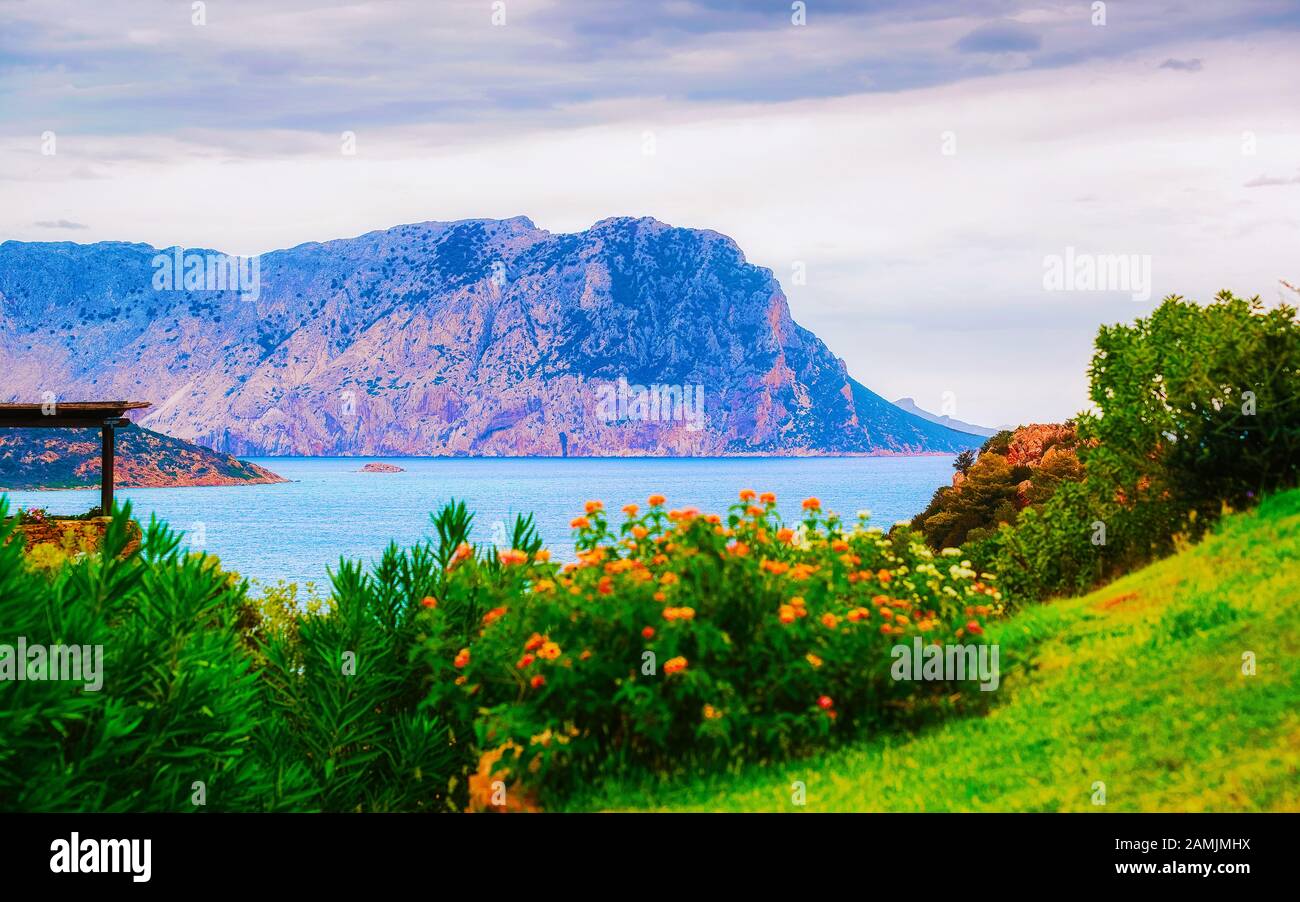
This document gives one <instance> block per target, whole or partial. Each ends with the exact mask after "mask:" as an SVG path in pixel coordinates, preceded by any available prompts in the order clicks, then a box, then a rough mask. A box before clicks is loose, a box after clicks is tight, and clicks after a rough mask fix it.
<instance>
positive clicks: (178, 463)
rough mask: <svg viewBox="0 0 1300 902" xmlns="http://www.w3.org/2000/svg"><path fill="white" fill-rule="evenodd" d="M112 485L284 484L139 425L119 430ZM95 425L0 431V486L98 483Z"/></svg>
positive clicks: (223, 456) (245, 465) (250, 466)
mask: <svg viewBox="0 0 1300 902" xmlns="http://www.w3.org/2000/svg"><path fill="white" fill-rule="evenodd" d="M115 450H116V454H115V458H114V464H113V476H114V483H115V484H116V485H117V486H119V487H122V488H134V487H146V486H197V485H246V484H254V483H273V482H287V480H286V479H284V478H282V477H280V476H277V475H276V474H275V473H272V472H271V471H270V470H267V469H265V468H263V467H259V466H257V464H252V463H248V462H247V461H242V460H236V459H235V458H233V457H231V456H230V455H228V454H218V453H217V452H215V451H213V450H212V449H210V448H204V447H202V446H200V445H195V444H192V443H190V442H187V441H184V440H182V439H178V438H172V437H171V436H169V435H162V434H161V433H157V432H151V431H149V430H148V429H141V428H140V427H138V426H128V427H124V428H122V429H119V430H118V431H117V444H116V448H115ZM99 454H100V435H99V430H98V429H0V490H5V491H21V490H24V489H66V488H83V487H90V486H97V485H99V474H100V461H99Z"/></svg>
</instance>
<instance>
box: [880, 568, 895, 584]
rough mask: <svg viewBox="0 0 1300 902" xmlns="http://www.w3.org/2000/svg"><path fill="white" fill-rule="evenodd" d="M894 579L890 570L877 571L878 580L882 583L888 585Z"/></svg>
mask: <svg viewBox="0 0 1300 902" xmlns="http://www.w3.org/2000/svg"><path fill="white" fill-rule="evenodd" d="M893 578H894V574H892V573H890V572H889V571H888V570H878V571H876V579H878V580H880V581H881V582H882V583H887V582H889V581H890V580H891V579H893Z"/></svg>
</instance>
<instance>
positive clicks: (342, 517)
mask: <svg viewBox="0 0 1300 902" xmlns="http://www.w3.org/2000/svg"><path fill="white" fill-rule="evenodd" d="M252 460H253V461H254V462H255V463H258V464H261V465H262V466H264V467H266V468H267V469H269V470H271V471H273V472H275V473H278V474H280V475H281V476H283V477H285V478H286V479H290V480H293V481H292V482H289V483H284V484H280V485H245V486H229V487H205V488H171V489H119V490H118V498H119V500H121V499H129V500H130V501H131V503H132V505H133V507H134V514H135V516H136V517H137V518H139V519H141V520H142V521H144V522H147V521H148V519H149V517H150V515H155V516H157V517H159V518H160V519H162V520H165V521H166V522H167V523H169V524H171V526H172V527H173V528H175V529H177V530H179V531H182V532H184V533H186V534H187V537H188V538H189V539H191V540H193V544H194V546H195V547H196V548H199V547H201V549H202V550H204V551H206V552H209V553H211V554H215V555H217V556H218V557H219V558H221V561H222V565H223V566H224V567H225V568H226V569H228V570H234V571H236V572H238V573H240V574H242V575H243V576H246V577H250V578H254V579H258V580H261V581H264V582H273V581H275V580H279V579H284V580H289V581H294V582H299V583H305V582H309V581H314V582H316V583H317V584H318V585H319V586H322V587H325V586H328V582H329V579H328V575H327V571H328V570H329V569H330V568H334V567H337V564H338V561H339V558H340V557H345V558H350V559H360V560H363V561H372V560H374V559H376V558H377V557H378V555H379V554H380V553H382V551H383V549H384V547H385V546H386V545H387V544H388V543H389V542H390V541H395V542H397V543H398V544H400V545H408V544H411V543H414V542H418V541H420V540H421V539H424V538H428V537H431V536H432V534H433V529H432V526H431V524H430V521H429V514H430V512H431V511H434V510H436V509H437V508H439V507H440V506H442V505H443V504H444V503H446V502H447V501H448V500H450V499H452V498H455V499H458V500H464V501H465V502H466V503H467V504H468V506H469V508H470V510H471V511H473V512H474V513H475V519H474V532H475V539H476V540H477V541H482V542H491V541H492V540H493V539H494V536H495V537H496V538H501V537H502V536H504V535H506V534H508V533H507V532H506V530H508V528H509V526H508V524H511V523H513V521H514V517H515V515H516V514H519V513H532V514H535V515H536V520H537V524H538V526H539V528H540V530H541V534H542V538H543V540H544V541H545V542H546V543H547V545H548V547H551V548H552V549H553V550H554V553H555V554H556V556H557V558H558V559H571V558H572V547H573V546H572V545H571V544H570V541H571V536H572V531H571V530H570V528H569V521H570V520H572V519H573V518H574V517H575V516H577V515H578V514H580V513H582V505H583V502H584V501H586V500H587V499H589V498H598V499H600V500H602V501H604V502H605V506H606V507H607V508H608V509H610V510H611V511H613V512H614V513H613V516H614V518H615V522H618V520H620V519H621V518H622V514H621V513H619V512H618V509H619V508H620V507H622V506H623V505H624V504H627V503H629V502H631V503H636V504H640V505H642V506H643V507H644V505H645V500H646V497H647V496H649V495H651V494H653V493H656V492H658V493H660V494H663V495H665V496H667V498H668V506H669V507H697V508H699V509H700V510H701V511H703V512H705V513H712V512H716V513H724V512H725V510H726V508H727V506H728V505H730V504H732V503H733V502H734V501H735V500H736V494H737V492H739V491H740V490H741V489H743V488H752V489H755V490H756V491H759V492H767V491H770V492H775V493H776V495H777V500H778V507H779V508H780V509H781V512H782V513H783V514H784V515H785V516H786V517H787V518H788V519H789V518H793V517H795V516H797V515H798V513H799V502H800V501H801V500H802V499H803V498H805V497H807V496H809V495H816V496H817V497H818V498H820V499H821V501H822V504H823V506H824V507H826V508H829V509H831V510H834V511H837V512H838V513H840V514H841V515H843V516H844V517H845V518H853V517H855V516H856V515H857V512H858V511H860V510H869V511H871V521H872V523H874V524H875V525H877V526H881V527H882V528H885V529H888V528H889V526H891V525H892V524H893V523H894V522H896V521H898V520H909V519H911V518H912V517H913V516H914V515H915V514H917V513H918V512H919V511H921V510H922V509H923V508H924V507H925V505H926V504H927V502H929V500H930V496H931V495H932V494H933V493H934V490H935V489H937V488H938V487H939V486H941V485H946V484H948V483H949V481H950V479H951V477H952V460H953V459H952V457H951V456H925V457H850V458H844V457H830V458H828V457H820V458H771V457H765V458H674V459H662V458H635V459H629V458H601V459H591V458H567V459H559V458H490V459H489V458H470V459H464V458H427V457H420V458H383V459H382V462H384V463H390V464H394V465H396V466H399V467H402V468H403V470H404V472H401V473H362V472H360V469H361V467H362V466H363V465H365V464H366V463H368V462H370V461H374V460H380V459H378V458H360V457H346V458H338V457H335V458H322V457H270V458H252ZM9 501H10V506H11V508H12V507H13V506H15V505H17V506H22V507H44V508H46V509H47V510H48V511H49V512H50V513H52V514H75V513H82V512H84V511H86V510H88V509H90V508H91V507H92V506H93V505H95V504H98V503H99V493H98V490H97V489H95V490H67V491H62V490H61V491H44V492H13V493H10V494H9Z"/></svg>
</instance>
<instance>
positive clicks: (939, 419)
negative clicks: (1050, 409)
mask: <svg viewBox="0 0 1300 902" xmlns="http://www.w3.org/2000/svg"><path fill="white" fill-rule="evenodd" d="M894 406H895V407H897V408H899V409H901V410H905V411H907V412H908V413H910V414H912V416H916V417H920V418H921V419H923V420H929V421H930V422H931V423H938V424H939V425H940V426H947V427H948V428H949V429H955V430H957V431H958V432H966V433H969V434H971V435H982V436H984V437H985V438H987V437H988V436H990V435H997V434H998V433H999V432H1001V431H1002V429H1009V428H1011V427H1009V426H1003V427H1002V429H991V428H989V427H988V426H976V425H974V424H973V423H964V422H962V421H961V420H954V419H953V418H952V417H950V416H948V415H947V414H945V415H943V416H939V415H937V414H933V413H930V411H928V410H922V409H921V408H919V407H917V406H916V401H915V400H914V399H912V398H899V399H898V400H897V401H895V402H894Z"/></svg>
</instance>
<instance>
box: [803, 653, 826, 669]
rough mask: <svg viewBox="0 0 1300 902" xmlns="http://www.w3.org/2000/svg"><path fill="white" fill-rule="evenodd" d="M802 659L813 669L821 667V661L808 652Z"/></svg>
mask: <svg viewBox="0 0 1300 902" xmlns="http://www.w3.org/2000/svg"><path fill="white" fill-rule="evenodd" d="M804 657H805V659H806V660H807V661H808V663H809V664H811V665H812V666H813V667H814V668H816V667H821V666H822V659H821V658H819V657H817V656H816V655H815V654H813V653H812V652H808V654H807V655H805V656H804Z"/></svg>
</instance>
